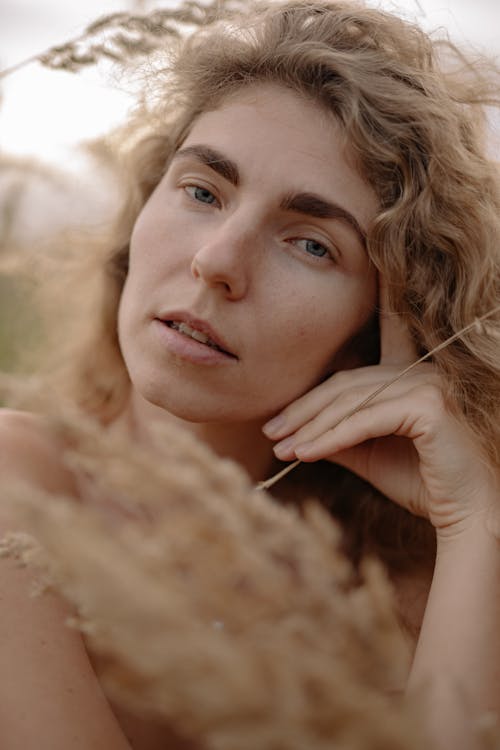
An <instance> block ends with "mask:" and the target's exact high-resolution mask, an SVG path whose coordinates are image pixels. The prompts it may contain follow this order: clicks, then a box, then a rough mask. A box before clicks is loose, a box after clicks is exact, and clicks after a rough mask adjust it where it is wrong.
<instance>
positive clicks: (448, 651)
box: [408, 517, 500, 750]
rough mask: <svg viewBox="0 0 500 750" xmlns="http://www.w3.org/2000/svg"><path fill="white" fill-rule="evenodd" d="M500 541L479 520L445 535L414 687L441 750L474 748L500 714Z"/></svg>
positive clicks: (410, 685)
mask: <svg viewBox="0 0 500 750" xmlns="http://www.w3.org/2000/svg"><path fill="white" fill-rule="evenodd" d="M499 595H500V543H499V541H498V539H496V538H495V536H494V535H493V533H491V531H490V530H489V529H488V527H487V523H486V520H485V518H484V517H478V518H477V519H476V520H475V522H474V523H473V524H471V526H470V527H469V528H467V529H466V530H463V531H461V532H460V533H457V534H449V535H448V536H446V535H440V536H439V537H438V547H437V558H436V566H435V571H434V577H433V582H432V586H431V590H430V594H429V599H428V603H427V607H426V611H425V615H424V620H423V624H422V630H421V634H420V638H419V641H418V644H417V649H416V653H415V659H414V663H413V666H412V670H411V674H410V678H409V683H408V689H409V691H411V692H415V691H417V692H418V691H420V694H421V696H422V698H423V700H424V702H425V706H424V708H425V711H426V714H427V716H428V720H429V730H430V732H431V734H432V735H433V738H434V739H435V741H436V742H437V746H438V747H443V748H453V749H454V750H458V748H464V750H465V748H466V749H467V750H469V749H470V748H472V747H474V745H473V744H472V743H473V736H474V725H475V724H476V722H477V720H478V719H479V718H480V717H481V716H484V715H485V714H487V713H488V712H492V711H493V712H495V713H498V714H500V668H499V665H500V636H499V634H500V596H499Z"/></svg>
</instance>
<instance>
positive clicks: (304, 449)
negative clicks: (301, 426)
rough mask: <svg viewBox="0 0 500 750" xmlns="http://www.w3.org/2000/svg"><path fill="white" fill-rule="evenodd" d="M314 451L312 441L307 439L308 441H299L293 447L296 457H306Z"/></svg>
mask: <svg viewBox="0 0 500 750" xmlns="http://www.w3.org/2000/svg"><path fill="white" fill-rule="evenodd" d="M313 453H314V443H313V442H312V441H309V442H308V443H301V444H300V445H297V446H296V447H295V455H296V456H297V458H308V457H309V456H310V455H312V454H313Z"/></svg>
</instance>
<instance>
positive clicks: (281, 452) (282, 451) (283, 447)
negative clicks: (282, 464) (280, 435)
mask: <svg viewBox="0 0 500 750" xmlns="http://www.w3.org/2000/svg"><path fill="white" fill-rule="evenodd" d="M292 448H293V438H291V437H290V438H287V439H286V440H282V441H281V443H277V445H275V446H274V448H273V450H274V453H275V455H276V456H278V458H282V457H283V458H285V456H286V455H287V453H289V452H290V451H291V450H292Z"/></svg>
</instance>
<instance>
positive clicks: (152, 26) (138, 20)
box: [0, 0, 244, 79]
mask: <svg viewBox="0 0 500 750" xmlns="http://www.w3.org/2000/svg"><path fill="white" fill-rule="evenodd" d="M226 8H227V9H233V8H238V9H241V10H244V3H243V2H242V0H233V1H232V2H230V0H215V2H212V3H210V4H209V5H206V6H205V5H202V4H199V3H197V2H193V1H191V0H185V2H183V3H182V4H181V5H179V7H178V8H168V9H161V10H154V11H152V12H150V13H147V14H144V15H138V14H131V13H125V12H121V13H111V14H109V15H105V16H102V17H100V18H98V19H97V20H96V21H94V22H93V23H91V24H89V25H88V26H87V27H86V28H85V29H84V31H83V32H82V33H81V34H79V35H78V36H76V37H74V38H73V39H69V40H68V41H67V42H64V43H63V44H60V45H55V46H53V47H50V48H49V49H47V50H45V51H43V52H40V53H38V54H35V55H32V56H31V57H28V58H26V59H25V60H22V61H21V62H19V63H17V64H16V65H12V66H11V67H9V68H5V69H4V70H2V71H0V79H2V78H6V77H7V76H9V75H12V73H15V72H16V71H17V70H20V69H21V68H24V67H25V66H26V65H29V64H30V63H33V62H39V63H41V64H42V65H44V66H45V67H48V68H52V69H54V70H66V71H68V72H70V73H76V72H79V71H80V70H82V69H83V68H85V67H88V66H90V65H96V64H97V63H98V62H99V60H101V59H107V60H111V61H113V62H114V63H117V64H121V65H126V64H127V62H129V61H130V60H131V59H132V58H136V57H138V56H140V55H148V54H151V53H153V52H154V51H155V50H157V49H158V48H159V47H160V46H161V45H162V43H163V42H164V40H165V39H168V38H170V39H172V38H178V37H180V36H181V35H182V30H183V27H193V26H195V27H196V26H204V25H206V24H208V23H210V22H211V21H213V20H214V19H215V18H216V17H217V16H218V15H219V13H220V11H221V10H222V9H226Z"/></svg>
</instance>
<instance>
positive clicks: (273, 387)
mask: <svg viewBox="0 0 500 750" xmlns="http://www.w3.org/2000/svg"><path fill="white" fill-rule="evenodd" d="M376 208H377V200H376V197H375V194H374V192H373V191H372V189H371V187H370V186H369V185H368V184H367V183H366V182H365V181H364V180H363V179H362V178H361V177H360V175H359V174H358V173H357V172H356V170H355V169H354V168H353V167H352V166H351V165H350V164H349V162H348V161H347V159H346V156H345V154H344V151H343V147H342V134H341V132H340V128H339V126H338V125H337V124H336V122H335V121H334V120H333V118H332V117H330V116H328V114H327V113H325V112H324V111H323V110H322V109H321V108H320V107H319V106H317V105H315V104H314V103H312V102H311V101H307V100H305V99H303V98H301V97H299V96H298V95H297V94H295V93H293V92H291V91H289V90H287V89H285V88H281V87H278V86H274V85H267V84H266V85H259V86H258V87H252V88H251V89H247V90H245V91H242V92H240V93H239V94H238V95H237V96H236V97H233V98H231V99H230V100H228V101H226V103H225V104H223V105H222V106H220V107H219V108H218V109H215V110H213V111H209V112H206V113H204V114H202V115H201V116H200V117H199V118H198V119H197V120H196V121H195V123H194V125H193V127H192V129H191V131H190V133H189V135H188V137H187V138H186V140H185V141H184V143H183V144H182V146H181V147H180V149H179V150H178V151H177V153H176V154H175V156H174V158H173V159H172V161H171V163H170V165H169V167H168V170H167V172H166V174H165V175H164V177H163V179H162V180H161V182H160V183H159V185H158V187H157V188H156V190H155V191H154V193H153V194H152V196H151V197H150V199H149V200H148V202H147V203H146V205H145V206H144V208H143V210H142V212H141V214H140V216H139V218H138V220H137V223H136V225H135V228H134V231H133V234H132V239H131V246H130V270H129V274H128V278H127V281H126V284H125V288H124V291H123V296H122V300H121V305H120V311H119V337H120V345H121V349H122V352H123V356H124V358H125V362H126V365H127V368H128V371H129V373H130V377H131V380H132V384H133V387H134V388H135V389H136V390H137V391H138V393H139V394H140V395H141V396H142V397H143V398H145V399H146V400H147V401H150V402H152V403H153V404H156V405H158V406H161V407H163V408H165V409H167V410H168V411H170V412H172V413H174V414H176V415H177V416H178V417H181V418H183V419H188V420H190V421H196V422H202V421H203V422H213V421H218V422H232V421H233V422H243V421H255V420H264V419H267V418H268V417H269V416H271V415H272V414H274V413H275V412H277V411H278V410H280V409H281V408H282V407H284V406H285V405H286V404H288V403H289V402H291V401H292V400H294V399H295V398H297V397H298V396H300V395H301V394H303V393H304V392H305V391H307V390H308V389H310V388H311V387H312V386H314V385H316V384H317V383H318V382H319V381H320V380H321V379H322V378H323V377H324V376H325V375H326V374H327V373H328V372H332V371H333V370H335V369H341V368H342V367H343V366H347V364H348V363H347V362H346V360H345V351H346V345H347V344H348V342H349V341H350V339H351V338H352V337H353V335H354V334H355V333H356V332H358V331H359V329H360V328H361V327H362V326H363V325H364V324H365V323H366V322H367V321H368V319H369V318H370V317H371V315H372V314H373V311H374V307H375V303H376V295H377V290H376V273H375V270H374V268H373V267H372V266H371V264H370V263H369V261H368V257H367V254H366V250H365V247H364V239H363V235H364V232H365V230H366V227H367V225H368V224H369V222H370V220H371V219H372V217H373V216H374V214H375V211H376Z"/></svg>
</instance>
